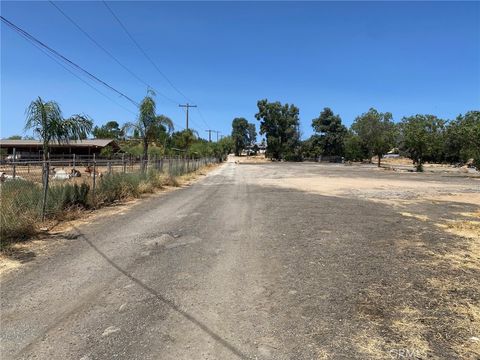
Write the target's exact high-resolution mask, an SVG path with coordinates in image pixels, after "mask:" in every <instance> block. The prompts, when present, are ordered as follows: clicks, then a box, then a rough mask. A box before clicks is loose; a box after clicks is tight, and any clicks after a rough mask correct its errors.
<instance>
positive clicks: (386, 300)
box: [250, 164, 480, 359]
mask: <svg viewBox="0 0 480 360" xmlns="http://www.w3.org/2000/svg"><path fill="white" fill-rule="evenodd" d="M250 166H251V165H250ZM299 166H302V165H299ZM295 168H296V166H289V167H284V168H283V169H282V171H276V172H273V174H272V172H271V171H257V174H256V177H257V178H259V179H260V180H259V182H260V183H261V184H262V185H263V186H265V187H278V188H282V189H291V190H292V191H298V190H300V191H303V192H306V193H311V194H319V195H322V196H328V197H338V198H339V199H348V200H352V199H359V200H362V201H367V202H371V203H376V204H382V205H384V206H386V207H387V208H386V209H385V212H386V213H387V209H388V213H389V214H388V215H385V216H388V217H390V218H391V219H390V220H391V221H392V222H399V221H402V220H401V219H402V218H404V219H410V226H409V227H410V231H407V233H408V235H407V234H405V235H404V237H400V239H398V238H397V236H398V234H395V235H394V234H392V236H394V237H395V238H397V239H396V240H395V244H394V246H393V248H391V249H386V248H382V246H385V245H386V244H383V245H380V244H379V246H380V247H379V251H381V252H383V251H392V252H394V253H392V254H391V255H392V256H396V257H400V258H402V259H404V260H403V261H404V264H405V266H406V268H409V270H410V271H411V276H412V277H410V278H399V279H398V281H397V282H396V283H395V284H394V286H396V287H397V291H396V292H397V293H398V289H402V291H404V292H405V298H399V297H397V298H391V297H389V293H390V296H391V291H389V290H388V286H384V285H382V284H378V285H376V286H373V287H370V288H367V289H364V291H362V296H363V297H364V299H363V300H362V301H360V304H359V305H358V306H359V312H360V316H363V317H364V319H365V321H366V322H368V324H369V325H368V326H367V328H366V329H365V330H364V331H363V332H359V333H358V334H356V336H355V341H356V343H357V345H358V347H359V349H360V350H361V352H362V353H364V354H365V355H366V356H368V357H370V358H378V359H382V358H385V350H384V349H385V345H386V337H385V334H389V336H391V337H394V338H396V339H397V343H400V344H403V345H402V346H400V347H399V348H398V349H399V350H398V353H395V354H391V355H394V356H392V357H393V358H401V357H407V358H422V359H423V358H431V357H432V356H431V354H432V351H433V352H434V349H432V348H431V337H435V338H437V340H439V341H445V342H447V343H449V344H451V346H452V348H453V349H454V350H455V351H456V353H457V354H460V355H461V357H462V358H464V359H479V358H480V176H478V175H468V174H463V175H459V174H455V173H439V172H438V171H436V172H435V173H397V172H395V171H388V170H386V169H378V168H375V167H368V166H362V165H353V166H347V165H341V164H338V165H333V164H309V165H308V166H305V165H303V167H302V169H301V171H300V169H298V170H296V169H295ZM259 170H260V168H259ZM277 170H279V169H277ZM437 170H438V167H437ZM299 174H301V176H299ZM256 182H257V181H255V183H256ZM345 211H349V209H345ZM365 211H366V212H367V213H365V214H357V215H358V216H360V217H362V218H363V217H365V216H368V209H365ZM392 212H393V214H395V215H393V216H392ZM352 216H355V214H352ZM344 226H345V227H346V228H348V227H349V224H348V223H346V224H344ZM366 226H370V227H371V228H372V231H375V230H374V229H375V219H371V221H370V222H369V223H368V225H367V223H366ZM438 230H441V231H440V232H439V231H438ZM383 231H385V229H383ZM442 233H443V235H442ZM449 235H454V237H451V236H449ZM386 241H387V239H386ZM389 286H392V284H390V285H389ZM398 295H399V294H397V296H398ZM387 319H388V322H390V325H389V326H387V327H386V326H385V321H386V320H387ZM391 332H395V333H396V334H394V335H393V334H392V333H391ZM427 339H428V340H427ZM402 351H404V352H403V353H402ZM408 351H410V352H412V353H413V356H412V354H408V353H407V352H408ZM402 354H403V355H402ZM405 354H407V355H408V356H410V357H408V356H406V355H405ZM427 354H429V355H428V356H427ZM404 355H405V356H404ZM433 357H434V358H435V356H433ZM445 358H449V357H445Z"/></svg>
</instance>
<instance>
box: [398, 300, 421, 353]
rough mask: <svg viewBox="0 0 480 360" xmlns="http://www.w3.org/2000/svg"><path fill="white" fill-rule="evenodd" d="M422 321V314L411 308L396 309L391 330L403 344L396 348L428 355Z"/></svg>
mask: <svg viewBox="0 0 480 360" xmlns="http://www.w3.org/2000/svg"><path fill="white" fill-rule="evenodd" d="M423 320H424V317H423V316H422V313H421V312H420V311H419V310H417V309H415V308H413V307H410V306H405V307H403V308H400V309H397V311H396V316H395V319H394V320H393V329H394V330H396V332H397V334H398V335H399V336H400V337H401V338H402V339H403V342H402V343H399V344H397V345H396V346H397V347H399V348H404V349H412V350H413V349H414V350H415V351H416V352H418V353H421V354H428V353H429V352H430V347H429V345H428V342H427V341H426V340H425V337H424V334H425V333H426V331H427V327H426V326H425V325H424V324H423Z"/></svg>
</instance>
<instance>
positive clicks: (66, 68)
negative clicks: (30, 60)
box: [32, 43, 137, 115]
mask: <svg viewBox="0 0 480 360" xmlns="http://www.w3.org/2000/svg"><path fill="white" fill-rule="evenodd" d="M32 45H33V46H35V47H36V48H37V49H38V50H40V51H41V52H43V53H44V54H45V55H47V56H48V57H49V58H50V59H52V60H53V61H55V62H56V63H57V64H58V65H60V66H61V67H62V68H64V69H65V70H66V71H68V72H69V73H70V74H72V75H73V76H75V77H76V78H77V79H78V80H80V81H81V82H83V83H84V84H86V85H87V86H89V87H90V88H92V89H93V90H95V91H96V92H98V93H99V94H100V95H102V96H104V97H105V98H107V99H108V100H110V101H111V102H113V103H115V104H116V105H118V106H120V107H121V108H123V109H124V110H125V111H128V112H129V113H130V114H133V115H137V114H136V113H134V112H133V111H132V110H130V109H127V108H126V107H125V106H123V105H122V104H120V103H119V102H117V101H116V100H114V99H112V98H111V97H110V96H108V95H107V94H104V93H103V92H101V91H100V90H98V89H97V88H96V87H95V86H93V85H92V84H90V83H89V82H88V81H86V80H85V79H82V78H81V77H80V76H79V75H77V74H75V73H74V72H73V71H72V70H70V69H69V68H68V67H66V66H65V65H64V64H62V62H61V61H60V60H57V59H56V58H54V57H53V56H52V55H51V54H49V53H48V52H47V51H46V50H44V49H43V48H41V47H40V46H38V45H37V44H35V43H32Z"/></svg>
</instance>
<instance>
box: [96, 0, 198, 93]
mask: <svg viewBox="0 0 480 360" xmlns="http://www.w3.org/2000/svg"><path fill="white" fill-rule="evenodd" d="M102 2H103V4H104V5H105V7H106V8H107V10H108V11H109V12H110V14H111V15H112V16H113V18H114V19H115V20H116V21H117V22H118V24H119V25H120V27H121V28H122V29H123V31H124V32H125V33H126V34H127V36H128V37H129V38H130V40H131V41H132V42H133V43H134V44H135V46H136V47H137V49H138V50H139V51H140V52H141V53H142V54H143V56H145V58H146V59H147V60H148V61H149V62H150V64H152V66H153V67H154V68H155V70H157V72H158V73H159V74H160V75H161V76H162V77H163V78H164V79H165V80H166V81H167V83H168V84H169V85H170V86H171V87H172V88H173V89H174V90H175V91H176V92H177V93H178V94H180V95H181V96H183V97H184V98H185V99H186V100H187V101H190V102H192V100H190V99H189V98H188V97H187V96H186V95H185V94H184V93H183V92H182V91H180V90H179V89H178V88H177V87H176V86H175V84H174V83H173V82H172V81H171V80H170V79H169V78H168V77H167V75H165V73H163V71H162V70H160V68H159V67H158V66H157V64H156V63H155V62H154V61H153V60H152V58H151V57H150V56H149V55H148V54H147V52H146V51H145V50H144V49H143V47H142V46H141V45H140V44H139V43H138V42H137V41H136V40H135V38H134V37H133V35H132V34H131V33H130V31H128V29H127V27H126V26H125V25H124V24H123V22H122V21H121V20H120V18H119V17H118V16H117V15H116V14H115V12H114V11H113V10H112V8H111V7H110V6H109V5H108V4H107V2H106V1H102Z"/></svg>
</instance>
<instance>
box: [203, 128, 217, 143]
mask: <svg viewBox="0 0 480 360" xmlns="http://www.w3.org/2000/svg"><path fill="white" fill-rule="evenodd" d="M205 131H206V132H208V142H212V132H215V130H205Z"/></svg>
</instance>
